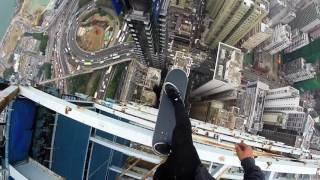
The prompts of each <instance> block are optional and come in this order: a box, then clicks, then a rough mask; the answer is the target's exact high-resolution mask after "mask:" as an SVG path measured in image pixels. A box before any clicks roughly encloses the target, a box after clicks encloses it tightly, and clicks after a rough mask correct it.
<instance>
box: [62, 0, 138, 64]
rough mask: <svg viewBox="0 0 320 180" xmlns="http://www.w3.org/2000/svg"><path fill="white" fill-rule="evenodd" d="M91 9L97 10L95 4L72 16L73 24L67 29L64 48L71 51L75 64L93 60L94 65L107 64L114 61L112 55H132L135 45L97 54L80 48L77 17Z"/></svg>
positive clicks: (101, 51) (131, 44) (112, 48)
mask: <svg viewBox="0 0 320 180" xmlns="http://www.w3.org/2000/svg"><path fill="white" fill-rule="evenodd" d="M90 8H93V9H92V10H93V11H94V10H96V7H95V5H94V3H89V4H88V5H86V6H84V7H82V8H81V9H80V10H78V11H77V13H75V14H74V15H73V16H72V18H71V19H72V20H70V21H69V22H73V23H69V27H68V28H69V29H67V35H66V42H64V47H67V51H69V52H70V53H71V55H72V56H73V57H72V59H73V61H74V63H75V64H80V65H81V64H82V63H80V62H84V61H85V60H91V61H92V63H93V64H104V63H107V62H106V61H108V60H110V59H112V55H115V56H117V55H120V56H122V55H126V56H130V55H132V54H133V48H134V43H123V44H120V45H116V46H113V47H110V48H106V49H102V50H99V51H96V52H87V51H85V50H83V49H82V48H80V47H79V45H78V43H77V40H76V34H77V30H78V27H79V22H78V21H77V15H79V14H83V13H84V12H85V11H88V10H89V9H90ZM80 16H81V15H80ZM80 16H79V17H80ZM114 35H115V34H114ZM65 50H66V49H65ZM120 59H122V58H120ZM112 60H113V59H112Z"/></svg>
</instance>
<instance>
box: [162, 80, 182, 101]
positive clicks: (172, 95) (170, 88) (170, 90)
mask: <svg viewBox="0 0 320 180" xmlns="http://www.w3.org/2000/svg"><path fill="white" fill-rule="evenodd" d="M164 93H166V95H167V96H168V98H169V99H170V100H171V101H175V102H178V101H182V98H181V94H180V91H179V89H178V88H177V87H176V86H175V85H174V84H172V83H171V82H166V83H164Z"/></svg>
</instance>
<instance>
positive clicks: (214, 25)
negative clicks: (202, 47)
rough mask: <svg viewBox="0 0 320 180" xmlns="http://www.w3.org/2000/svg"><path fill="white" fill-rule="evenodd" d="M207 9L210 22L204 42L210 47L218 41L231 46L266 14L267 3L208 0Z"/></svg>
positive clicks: (239, 0)
mask: <svg viewBox="0 0 320 180" xmlns="http://www.w3.org/2000/svg"><path fill="white" fill-rule="evenodd" d="M207 10H208V11H210V13H209V15H210V18H211V19H212V22H211V24H210V26H209V29H208V32H207V34H206V38H205V42H206V43H207V44H209V45H210V46H211V47H217V46H218V43H219V42H224V43H226V44H229V45H232V46H233V45H235V44H236V43H237V42H238V41H239V40H240V39H241V38H242V37H244V36H245V35H246V34H247V33H248V32H249V31H250V30H251V29H252V28H254V26H255V25H257V24H258V23H259V22H261V20H262V19H263V18H264V17H265V16H266V15H267V14H268V11H269V4H268V2H267V1H251V0H236V1H218V0H209V1H208V5H207ZM230 14H231V15H230Z"/></svg>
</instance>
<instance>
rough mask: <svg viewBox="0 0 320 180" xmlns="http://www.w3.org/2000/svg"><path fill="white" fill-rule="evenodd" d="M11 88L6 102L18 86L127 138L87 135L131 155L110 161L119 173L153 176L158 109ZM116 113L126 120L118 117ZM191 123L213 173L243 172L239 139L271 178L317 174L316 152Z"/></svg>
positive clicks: (80, 120) (46, 103)
mask: <svg viewBox="0 0 320 180" xmlns="http://www.w3.org/2000/svg"><path fill="white" fill-rule="evenodd" d="M9 88H13V90H14V91H12V90H11V91H10V93H5V94H4V93H2V96H1V99H2V100H3V99H7V101H6V102H8V100H12V98H14V97H15V94H14V92H17V89H18V90H19V95H20V96H23V97H24V98H27V99H29V100H31V101H33V102H35V103H38V104H39V105H41V106H44V107H46V108H48V109H51V110H52V111H54V112H57V113H58V114H61V115H63V116H65V117H67V118H70V119H72V120H74V121H76V122H78V123H81V124H84V125H87V126H89V127H93V128H95V129H97V130H99V131H102V132H107V133H109V134H112V135H114V136H117V137H120V138H123V139H126V140H129V141H131V145H130V146H125V145H122V144H119V143H117V142H114V141H110V140H108V139H105V138H103V137H101V136H99V135H97V134H92V135H91V137H90V141H92V142H95V143H97V144H100V145H102V146H105V147H108V148H110V149H113V150H115V151H117V152H121V153H123V154H125V155H127V156H129V157H133V158H134V159H135V161H133V162H132V163H131V164H129V165H128V166H127V168H123V167H116V166H112V167H110V170H111V169H112V170H113V171H115V172H118V173H119V174H120V175H121V176H127V177H132V178H134V179H143V178H148V177H152V174H153V173H154V171H155V169H156V168H157V166H158V165H159V164H160V163H161V162H162V161H163V157H159V156H156V155H154V154H153V153H152V151H150V149H151V146H152V136H153V129H154V127H155V122H156V119H157V113H158V110H157V109H154V108H150V107H146V106H142V105H139V104H135V103H130V104H125V105H121V104H117V103H115V102H105V101H99V102H98V103H99V104H97V103H94V105H93V106H94V107H95V108H96V109H100V110H102V111H104V112H106V113H108V114H110V116H105V115H102V114H98V113H97V112H95V111H91V110H89V109H86V108H83V107H80V106H78V105H76V104H72V103H70V102H67V101H65V100H62V99H59V98H57V97H53V96H51V95H49V94H46V93H44V92H42V91H40V90H37V89H35V88H33V87H25V86H11V87H9ZM4 91H7V90H4ZM2 92H3V91H2ZM10 97H11V99H10ZM4 103H5V102H4V101H0V105H1V104H4ZM117 117H118V118H117ZM119 118H123V119H126V120H128V121H121V120H119ZM191 123H192V127H193V132H194V134H193V139H194V145H195V147H196V149H197V151H198V154H199V157H200V159H201V160H202V161H203V163H204V164H205V165H206V167H208V169H209V172H210V173H211V174H212V176H213V177H222V178H230V177H233V179H234V178H235V179H241V178H242V176H243V174H242V173H241V171H240V170H239V167H241V165H240V161H239V160H238V158H237V156H236V154H235V152H234V144H235V143H239V142H240V141H241V140H244V142H245V143H247V144H249V145H250V146H252V147H253V148H254V155H255V156H257V158H256V159H255V160H256V164H257V165H258V166H259V167H260V168H261V169H262V170H263V171H266V172H267V173H266V174H267V178H268V179H272V178H273V177H274V176H275V174H277V173H288V174H301V175H316V174H319V167H320V166H319V165H320V162H319V159H320V156H319V155H315V154H312V153H310V152H309V151H308V150H304V149H299V148H294V147H291V146H287V145H285V144H283V143H279V142H274V141H270V140H267V139H265V138H263V137H260V136H254V135H250V134H247V133H243V132H241V131H238V130H230V129H226V128H222V127H218V126H215V125H213V124H208V123H204V122H201V121H198V120H195V119H191ZM133 134H134V136H133ZM134 145H137V146H134ZM137 147H143V148H137ZM143 149H147V150H143ZM148 149H149V150H148ZM292 156H296V158H292ZM310 156H312V158H313V159H310V158H309V159H308V157H310ZM141 161H145V162H148V163H151V164H153V166H152V167H151V168H149V169H147V170H146V169H144V170H143V169H141V168H140V171H138V170H139V167H136V165H137V164H139V163H141ZM237 169H238V170H237ZM14 171H15V168H14V167H12V166H10V169H9V172H10V173H12V172H14ZM137 172H140V173H137ZM11 175H12V174H11ZM13 178H18V177H13Z"/></svg>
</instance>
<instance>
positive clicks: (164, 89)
mask: <svg viewBox="0 0 320 180" xmlns="http://www.w3.org/2000/svg"><path fill="white" fill-rule="evenodd" d="M167 84H170V85H171V86H173V87H174V88H175V89H176V90H177V91H178V93H179V94H180V91H179V89H178V87H177V86H176V85H174V84H173V83H172V82H165V83H164V84H163V91H164V93H165V94H166V95H168V94H167V92H166V88H165V87H166V85H167Z"/></svg>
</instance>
